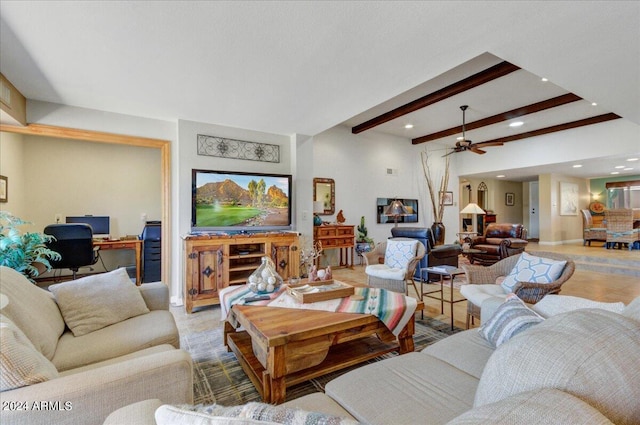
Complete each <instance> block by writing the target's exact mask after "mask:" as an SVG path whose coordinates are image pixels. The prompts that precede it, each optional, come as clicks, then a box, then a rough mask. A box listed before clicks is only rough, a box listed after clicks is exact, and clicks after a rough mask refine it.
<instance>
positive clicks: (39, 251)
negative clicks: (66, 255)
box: [0, 211, 62, 283]
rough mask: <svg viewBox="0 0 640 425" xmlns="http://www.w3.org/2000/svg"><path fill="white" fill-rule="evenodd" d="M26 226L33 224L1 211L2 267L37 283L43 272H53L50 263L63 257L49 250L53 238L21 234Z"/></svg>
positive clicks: (0, 256)
mask: <svg viewBox="0 0 640 425" xmlns="http://www.w3.org/2000/svg"><path fill="white" fill-rule="evenodd" d="M26 224H31V223H29V222H28V221H24V220H22V219H20V218H18V217H16V216H14V215H12V214H11V213H10V212H6V211H0V265H1V266H7V267H11V268H12V269H14V270H17V271H19V272H20V273H22V274H23V275H25V276H26V277H27V278H28V279H29V280H30V281H31V282H34V283H35V280H34V279H35V278H36V277H38V276H39V275H40V273H41V270H44V271H49V270H51V263H50V262H49V261H58V260H60V259H61V258H62V257H61V256H60V254H58V253H57V252H55V251H52V250H51V249H49V248H47V245H46V244H47V242H50V241H52V240H53V239H54V238H53V236H49V235H45V234H43V233H34V232H21V231H20V230H19V227H20V226H23V225H26ZM41 268H42V269H41Z"/></svg>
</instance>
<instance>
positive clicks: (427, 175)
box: [420, 150, 449, 223]
mask: <svg viewBox="0 0 640 425" xmlns="http://www.w3.org/2000/svg"><path fill="white" fill-rule="evenodd" d="M420 158H421V160H422V171H423V172H424V179H425V180H426V182H427V189H429V197H430V198H431V208H432V209H433V220H434V221H435V222H436V223H442V218H443V217H444V204H443V199H442V197H441V196H440V192H446V191H447V187H449V155H447V156H445V157H444V158H445V163H444V174H443V175H442V178H441V179H440V187H439V188H438V189H437V190H436V188H435V186H434V178H433V176H432V175H431V167H430V165H429V153H428V152H427V151H426V150H425V151H422V152H420Z"/></svg>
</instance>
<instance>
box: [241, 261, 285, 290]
mask: <svg viewBox="0 0 640 425" xmlns="http://www.w3.org/2000/svg"><path fill="white" fill-rule="evenodd" d="M282 283H283V280H282V277H280V275H279V274H278V273H277V272H276V265H275V264H274V263H273V261H272V260H271V258H269V257H262V264H261V265H260V267H258V268H257V269H256V270H255V271H254V272H253V273H251V275H250V276H249V279H248V280H247V286H248V287H249V290H251V292H254V293H256V294H258V295H262V294H271V293H273V292H275V291H276V290H277V289H278V288H280V285H282Z"/></svg>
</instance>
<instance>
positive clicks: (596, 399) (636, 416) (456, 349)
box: [105, 295, 640, 425]
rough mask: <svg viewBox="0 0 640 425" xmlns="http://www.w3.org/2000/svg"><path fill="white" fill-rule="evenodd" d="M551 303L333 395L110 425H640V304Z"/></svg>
mask: <svg viewBox="0 0 640 425" xmlns="http://www.w3.org/2000/svg"><path fill="white" fill-rule="evenodd" d="M548 297H550V298H548V300H547V301H545V300H542V301H540V302H539V303H538V304H536V306H535V307H534V308H535V310H536V311H532V310H530V309H528V307H527V306H525V305H524V304H523V303H522V302H520V301H519V300H518V301H515V300H508V301H507V302H505V303H503V304H501V305H499V306H497V307H496V308H495V309H494V314H493V315H492V317H491V318H490V319H488V320H487V323H483V327H482V328H481V330H478V329H471V330H468V331H464V332H460V333H458V334H455V335H453V336H450V337H448V338H446V339H444V340H442V341H439V342H437V343H435V344H432V345H431V346H429V347H427V348H426V349H424V350H423V351H422V352H414V353H409V354H405V355H402V356H397V357H394V358H391V359H387V360H383V361H380V362H377V363H373V364H370V365H366V366H363V367H360V368H358V369H355V370H353V371H351V372H348V373H346V374H344V375H342V376H341V377H339V378H337V379H334V380H333V381H331V382H329V383H328V384H327V386H326V388H325V391H326V393H325V394H323V393H317V394H312V395H309V396H305V397H302V398H299V399H295V400H292V401H290V402H287V403H285V404H284V405H281V406H277V407H271V406H267V405H265V406H258V407H256V406H251V409H247V406H248V405H246V406H240V407H239V408H236V409H235V410H233V411H232V412H225V411H224V410H222V411H221V410H219V409H218V410H216V409H215V408H213V409H212V408H211V407H209V408H205V407H199V408H194V407H191V408H185V407H184V406H177V407H176V406H169V405H166V404H165V405H163V403H162V402H161V401H160V400H146V401H143V402H139V403H136V404H132V405H130V406H127V407H125V408H123V409H119V410H118V411H116V412H114V413H113V414H112V415H111V416H109V418H108V419H107V421H106V422H105V424H106V425H114V424H119V423H123V422H122V421H123V420H125V419H126V421H127V422H126V423H129V424H159V425H164V424H169V423H171V424H180V423H185V424H187V423H188V424H196V423H197V424H218V425H219V424H239V423H242V424H265V423H293V424H295V423H300V422H296V421H295V418H296V417H297V416H296V415H299V414H300V410H296V409H301V410H302V411H316V412H323V414H324V417H323V416H320V417H316V419H317V420H316V422H306V423H325V424H329V423H341V424H352V423H363V424H393V425H402V424H449V425H462V424H509V425H514V424H515V425H518V424H523V425H524V424H527V425H530V424H547V425H548V424H563V425H564V424H569V423H570V424H585V425H586V424H589V425H593V424H611V423H615V424H619V425H630V424H638V423H640V367H639V366H638V365H640V298H637V299H635V300H634V301H633V302H632V303H630V304H629V305H628V306H624V305H623V304H622V303H615V304H603V303H596V302H593V301H589V300H584V299H580V298H575V297H564V296H560V295H557V296H555V295H554V296H548ZM518 302H519V304H518ZM484 311H485V308H484V305H483V312H484ZM486 311H489V308H487V309H486ZM516 330H520V332H519V333H517V332H516ZM496 345H498V346H497V348H496ZM207 409H208V410H207ZM248 411H251V412H254V413H255V412H256V411H258V412H260V414H259V415H255V414H250V413H248ZM242 412H244V413H242ZM295 412H297V413H295ZM243 415H244V417H243ZM230 416H231V417H230ZM239 416H240V417H239ZM334 416H339V417H342V418H344V419H337V418H335V417H334ZM247 417H249V418H247ZM305 417H307V416H305ZM257 418H262V419H263V420H259V419H257ZM265 418H266V419H265ZM278 418H280V419H283V418H284V419H285V420H282V421H281V420H276V419H278Z"/></svg>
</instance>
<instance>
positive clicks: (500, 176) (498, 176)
mask: <svg viewBox="0 0 640 425" xmlns="http://www.w3.org/2000/svg"><path fill="white" fill-rule="evenodd" d="M496 177H497V178H499V179H501V178H503V177H504V174H499V175H497V176H496Z"/></svg>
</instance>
